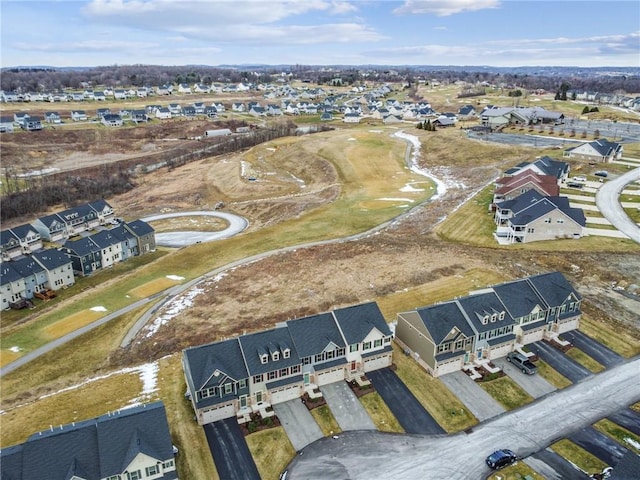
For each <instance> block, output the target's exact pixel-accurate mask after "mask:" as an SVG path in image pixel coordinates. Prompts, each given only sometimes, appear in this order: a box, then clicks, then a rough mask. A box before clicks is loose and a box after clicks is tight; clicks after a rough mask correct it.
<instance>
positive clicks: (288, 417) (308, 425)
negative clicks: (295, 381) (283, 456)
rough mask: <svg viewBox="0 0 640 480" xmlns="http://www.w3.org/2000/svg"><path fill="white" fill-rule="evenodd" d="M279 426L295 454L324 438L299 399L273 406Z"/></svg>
mask: <svg viewBox="0 0 640 480" xmlns="http://www.w3.org/2000/svg"><path fill="white" fill-rule="evenodd" d="M273 410H274V411H275V412H276V415H277V416H278V418H279V419H280V424H281V425H282V427H283V428H284V431H285V432H287V436H288V437H289V440H291V444H292V445H293V448H295V449H296V452H299V451H300V450H302V449H303V448H304V447H306V446H307V445H309V444H310V443H313V442H315V441H316V440H319V439H320V438H322V437H324V435H323V434H322V430H320V427H319V426H318V424H317V422H316V421H315V419H314V418H313V416H312V415H311V413H310V412H309V410H308V409H307V407H305V405H304V403H302V401H301V400H300V399H299V398H296V399H294V400H289V401H288V402H283V403H277V404H275V405H273Z"/></svg>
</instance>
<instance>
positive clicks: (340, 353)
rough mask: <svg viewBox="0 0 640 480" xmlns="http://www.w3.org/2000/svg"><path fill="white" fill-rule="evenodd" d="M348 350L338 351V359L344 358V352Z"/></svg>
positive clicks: (341, 349)
mask: <svg viewBox="0 0 640 480" xmlns="http://www.w3.org/2000/svg"><path fill="white" fill-rule="evenodd" d="M345 351H346V350H345V349H344V348H339V349H338V353H337V354H336V356H337V357H344V352H345Z"/></svg>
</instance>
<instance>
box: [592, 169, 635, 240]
mask: <svg viewBox="0 0 640 480" xmlns="http://www.w3.org/2000/svg"><path fill="white" fill-rule="evenodd" d="M638 180H640V167H639V168H636V169H634V170H631V171H630V172H627V173H625V174H624V175H620V176H619V177H616V178H611V179H610V180H607V181H606V182H604V183H603V184H602V186H601V187H600V188H599V189H598V191H597V192H596V205H597V206H598V210H600V212H601V213H602V215H603V216H604V217H605V218H606V219H607V220H609V222H610V223H611V225H613V226H614V227H616V228H617V229H618V230H620V231H621V232H622V233H624V234H625V235H627V236H628V237H629V238H630V239H631V240H633V241H634V242H636V243H640V227H638V225H636V224H635V223H634V222H633V220H631V219H630V218H629V217H628V215H627V214H626V213H625V211H624V210H623V208H622V205H620V193H621V192H622V190H623V189H624V187H625V186H626V185H628V184H629V183H631V182H635V181H638Z"/></svg>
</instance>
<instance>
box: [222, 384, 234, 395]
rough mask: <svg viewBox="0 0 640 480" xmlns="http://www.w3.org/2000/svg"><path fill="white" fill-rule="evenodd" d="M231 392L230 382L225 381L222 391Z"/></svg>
mask: <svg viewBox="0 0 640 480" xmlns="http://www.w3.org/2000/svg"><path fill="white" fill-rule="evenodd" d="M231 392H233V385H232V384H231V383H226V384H225V385H224V393H225V394H226V395H228V394H230V393H231Z"/></svg>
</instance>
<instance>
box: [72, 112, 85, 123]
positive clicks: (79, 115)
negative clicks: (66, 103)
mask: <svg viewBox="0 0 640 480" xmlns="http://www.w3.org/2000/svg"><path fill="white" fill-rule="evenodd" d="M71 120H73V121H74V122H86V121H87V112H85V111H84V110H72V111H71Z"/></svg>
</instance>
